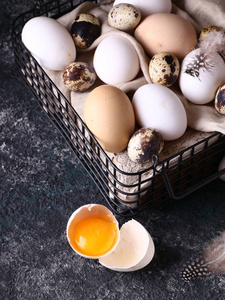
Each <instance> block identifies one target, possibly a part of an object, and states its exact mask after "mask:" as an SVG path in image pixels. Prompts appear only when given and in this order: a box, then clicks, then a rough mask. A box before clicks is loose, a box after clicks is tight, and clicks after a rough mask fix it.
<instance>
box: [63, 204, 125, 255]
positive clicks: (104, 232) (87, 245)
mask: <svg viewBox="0 0 225 300" xmlns="http://www.w3.org/2000/svg"><path fill="white" fill-rule="evenodd" d="M91 218H92V219H91ZM93 219H94V222H93V221H91V220H93ZM86 220H88V221H87V222H86ZM82 221H84V222H85V224H84V223H82ZM105 228H106V229H105ZM107 228H108V229H107ZM82 230H83V231H82ZM77 232H80V233H81V234H80V235H78V233H77ZM66 233H67V240H68V242H69V244H70V246H71V248H72V249H73V250H74V251H75V252H76V253H77V254H79V255H81V256H83V257H86V258H91V259H97V258H100V257H102V256H105V255H108V254H109V253H111V252H112V251H113V250H114V249H115V247H116V246H117V245H118V243H119V240H120V231H119V223H118V221H117V219H116V218H115V216H114V215H113V213H112V212H111V211H110V210H109V209H108V208H107V207H105V206H104V205H101V204H87V205H83V206H81V207H79V208H78V209H77V210H75V211H74V212H73V214H72V215H71V216H70V218H69V220H68V222H67V228H66ZM103 249H104V251H103ZM91 252H92V253H91ZM97 252H98V253H97Z"/></svg>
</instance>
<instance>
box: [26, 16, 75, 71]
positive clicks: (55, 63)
mask: <svg viewBox="0 0 225 300" xmlns="http://www.w3.org/2000/svg"><path fill="white" fill-rule="evenodd" d="M22 41H23V43H24V45H25V46H26V47H27V48H28V50H30V52H31V53H32V55H33V56H34V57H35V58H36V59H37V61H38V62H39V63H40V65H41V66H42V67H44V68H46V69H49V70H55V71H58V70H63V69H64V68H65V67H66V66H67V65H69V64H70V63H72V62H74V61H75V59H76V48H75V44H74V41H73V39H72V36H71V35H70V33H69V32H68V30H67V29H66V28H65V27H63V26H62V25H61V24H60V23H59V22H57V21H56V20H54V19H52V18H49V17H44V16H40V17H35V18H33V19H30V20H29V21H28V22H27V23H26V24H25V25H24V27H23V30H22Z"/></svg>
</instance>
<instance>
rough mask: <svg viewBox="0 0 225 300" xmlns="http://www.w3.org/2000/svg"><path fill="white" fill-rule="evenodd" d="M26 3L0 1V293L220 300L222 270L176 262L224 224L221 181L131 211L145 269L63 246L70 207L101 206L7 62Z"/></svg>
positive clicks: (224, 281)
mask: <svg viewBox="0 0 225 300" xmlns="http://www.w3.org/2000/svg"><path fill="white" fill-rule="evenodd" d="M32 5H33V2H32V1H28V0H27V1H26V0H13V1H6V0H1V4H0V22H1V26H0V30H1V43H0V54H1V55H0V70H1V71H0V160H1V169H0V180H1V181H0V197H1V202H0V229H1V231H0V238H1V244H0V245H1V252H0V295H1V297H0V298H1V299H9V300H11V299H13V300H15V299H21V300H32V299H35V300H36V299H41V300H42V299H49V300H51V299H62V300H64V299H65V300H72V299H73V300H79V299H81V300H84V299H98V300H100V299H109V300H113V299H117V300H118V299H120V300H127V299H130V300H138V299H183V300H186V299H187V300H191V299H202V300H206V299H210V300H216V299H219V300H221V299H225V277H224V276H211V277H209V278H206V279H194V280H192V281H190V282H189V283H186V282H184V281H183V280H182V278H181V271H182V269H183V265H184V264H186V263H187V262H188V261H189V260H192V259H195V258H196V257H200V255H201V252H202V250H203V248H204V246H205V245H206V243H207V242H208V241H209V240H210V239H211V238H213V237H215V236H217V235H218V234H219V232H220V231H223V230H225V201H224V200H225V196H224V189H225V183H224V182H222V181H221V180H216V181H215V182H213V183H211V184H209V185H208V186H206V187H204V188H203V189H201V190H199V191H197V192H195V193H193V194H192V195H190V196H188V197H186V198H185V199H184V200H183V201H180V202H178V203H175V204H169V203H168V204H166V205H164V206H161V207H156V208H154V209H151V210H148V211H145V212H143V213H142V214H141V215H138V216H137V217H135V219H136V220H138V221H139V222H141V223H142V224H143V225H144V226H145V227H146V228H147V229H148V231H149V232H150V234H151V235H152V237H153V240H154V243H155V246H156V253H155V256H154V259H153V260H152V262H151V263H150V264H149V265H148V266H147V267H146V268H144V269H143V270H140V271H137V272H133V273H117V272H113V271H111V270H108V269H105V268H104V267H102V266H101V265H99V264H98V262H97V261H95V260H87V259H84V258H82V257H79V256H77V255H76V254H75V253H73V251H72V250H71V248H70V246H69V245H68V243H67V240H66V235H65V229H66V223H67V220H68V218H69V216H70V215H71V213H72V212H73V211H74V210H75V209H77V208H78V207H79V206H80V205H83V204H86V203H101V204H106V203H105V201H104V199H103V198H102V196H101V194H100V193H99V191H98V189H97V187H96V186H95V184H94V183H93V182H92V180H91V179H90V178H89V175H88V174H87V173H86V172H85V171H84V169H83V167H82V166H81V165H80V163H79V162H78V160H77V159H76V157H75V156H74V155H73V154H72V152H71V151H70V149H69V148H68V147H67V145H65V142H64V139H63V138H62V137H61V136H60V134H59V133H58V132H57V130H56V129H55V128H54V127H53V125H52V124H51V123H49V121H48V119H47V117H46V116H45V114H44V112H43V111H41V110H40V108H39V106H38V105H37V103H36V102H35V100H34V98H33V96H32V95H31V93H30V92H29V91H28V89H27V87H26V86H25V85H24V84H23V81H22V79H21V78H20V77H19V75H18V72H17V69H16V68H15V65H14V60H13V52H12V46H11V36H10V31H11V26H12V22H13V20H14V18H15V16H17V15H18V14H19V13H21V12H22V11H25V10H27V9H28V8H31V7H32ZM118 221H119V222H120V224H122V223H124V222H125V221H127V219H124V218H121V217H118Z"/></svg>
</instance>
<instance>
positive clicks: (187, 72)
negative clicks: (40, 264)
mask: <svg viewBox="0 0 225 300" xmlns="http://www.w3.org/2000/svg"><path fill="white" fill-rule="evenodd" d="M171 9H172V3H171V0H154V1H146V0H142V1H141V0H122V1H119V0H115V2H114V5H113V6H112V8H111V10H110V11H109V13H108V24H109V26H111V27H113V28H114V29H116V30H118V31H124V32H126V33H128V34H130V35H131V36H132V37H134V39H135V40H136V41H137V42H138V43H139V44H140V45H141V46H142V48H143V50H144V51H145V54H146V56H148V58H149V77H150V79H151V81H152V83H149V84H144V85H142V86H141V87H139V88H138V89H137V90H136V91H135V92H134V94H133V96H132V99H130V98H129V97H128V95H127V94H126V93H125V92H123V91H122V90H121V89H120V88H118V85H120V84H124V83H127V82H130V81H132V80H134V79H135V78H138V76H140V73H141V67H140V60H139V56H138V54H137V52H136V49H135V47H134V45H133V44H132V43H131V42H130V41H129V39H125V38H123V37H121V36H120V35H112V36H108V37H106V38H104V39H103V40H102V41H101V42H100V43H99V44H98V46H97V47H96V49H95V53H94V56H93V62H92V64H88V63H86V62H82V61H76V57H77V51H79V50H81V49H85V48H88V47H90V46H91V45H92V43H93V42H94V41H95V40H96V39H97V38H98V37H99V36H100V35H101V24H100V22H99V20H98V18H97V17H95V16H94V15H91V14H89V13H80V14H79V15H78V16H77V17H76V18H75V20H74V21H73V23H72V24H71V28H70V32H69V31H68V30H67V29H66V28H65V27H63V26H62V25H61V24H60V23H59V22H57V21H56V20H54V19H52V18H49V17H44V16H40V17H35V18H33V19H31V20H30V21H28V22H27V23H26V24H25V26H24V28H23V31H22V41H23V43H24V44H25V46H26V47H27V48H28V49H29V50H30V52H31V53H32V55H33V56H34V57H35V59H36V60H37V61H38V62H39V64H40V65H41V66H42V67H43V68H46V69H49V70H52V71H60V72H61V73H62V75H61V78H62V83H63V84H64V86H65V87H66V88H67V89H68V90H69V91H71V92H84V91H87V90H88V89H90V88H91V87H93V85H94V83H95V81H96V79H97V77H98V78H99V79H100V80H101V81H102V82H103V84H102V85H99V86H98V87H96V88H93V89H92V90H91V91H90V92H89V93H88V95H87V97H86V101H85V104H84V108H83V115H84V121H85V123H86V125H87V127H88V128H89V129H90V131H91V132H92V133H93V135H94V136H95V138H96V139H97V140H98V142H99V144H100V145H101V147H102V148H103V149H104V150H105V151H108V152H115V153H118V152H121V151H123V150H125V149H127V154H128V156H129V158H130V159H131V160H132V161H134V162H135V163H140V164H144V163H146V162H149V161H151V159H152V156H153V155H155V154H156V155H158V154H160V153H161V151H162V149H163V147H164V142H165V141H171V140H175V139H178V138H179V137H181V136H182V135H183V134H184V132H185V131H186V128H187V115H186V111H185V108H184V106H183V104H182V102H181V100H180V99H179V97H178V96H177V95H176V94H175V93H174V92H173V91H172V89H170V87H171V86H173V85H178V87H179V88H180V90H181V92H182V93H183V95H184V96H185V97H186V98H187V99H188V100H189V101H190V102H192V103H195V104H198V105H202V104H207V103H210V102H211V101H213V100H214V101H215V102H214V103H215V108H216V110H217V111H218V113H220V114H223V115H225V63H224V60H223V58H222V56H221V55H220V53H217V52H211V53H207V54H205V53H204V52H201V49H200V48H199V47H198V38H197V33H196V31H195V28H194V27H193V26H192V24H191V23H190V22H188V21H187V20H185V19H184V18H182V17H180V16H178V15H175V14H172V13H171ZM214 31H222V29H220V28H219V29H218V28H215V27H214V26H210V27H209V28H208V29H204V30H202V32H201V35H200V38H199V40H202V39H203V40H204V38H207V35H208V34H209V33H208V32H214ZM67 238H68V242H69V244H70V245H71V247H72V249H73V250H74V251H75V252H76V253H78V254H80V255H81V256H83V257H86V258H92V259H93V258H94V259H98V260H99V262H100V264H102V265H103V266H105V267H107V268H109V269H112V270H116V271H123V272H129V271H135V270H139V269H141V268H143V267H145V266H146V265H147V264H149V262H150V261H151V260H152V258H153V256H154V251H155V248H154V243H153V241H152V238H151V236H150V234H149V233H148V231H147V230H146V229H145V228H144V227H143V226H142V225H141V224H140V223H139V222H137V221H135V220H133V219H132V220H130V221H128V222H127V223H125V224H123V225H122V227H121V229H119V224H118V222H117V220H116V218H115V217H114V215H113V214H112V213H111V212H110V211H109V210H108V209H107V208H106V207H104V206H102V205H97V204H91V205H84V206H82V207H80V208H79V209H77V210H76V211H75V212H74V213H73V214H72V215H71V217H70V218H69V221H68V224H67Z"/></svg>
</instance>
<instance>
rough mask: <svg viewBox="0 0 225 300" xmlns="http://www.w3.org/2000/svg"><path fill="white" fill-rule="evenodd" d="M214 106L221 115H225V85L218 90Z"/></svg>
mask: <svg viewBox="0 0 225 300" xmlns="http://www.w3.org/2000/svg"><path fill="white" fill-rule="evenodd" d="M214 104H215V108H216V110H217V111H218V112H219V113H220V114H221V115H225V84H223V85H221V86H220V87H219V89H218V90H217V93H216V97H215V102H214Z"/></svg>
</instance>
